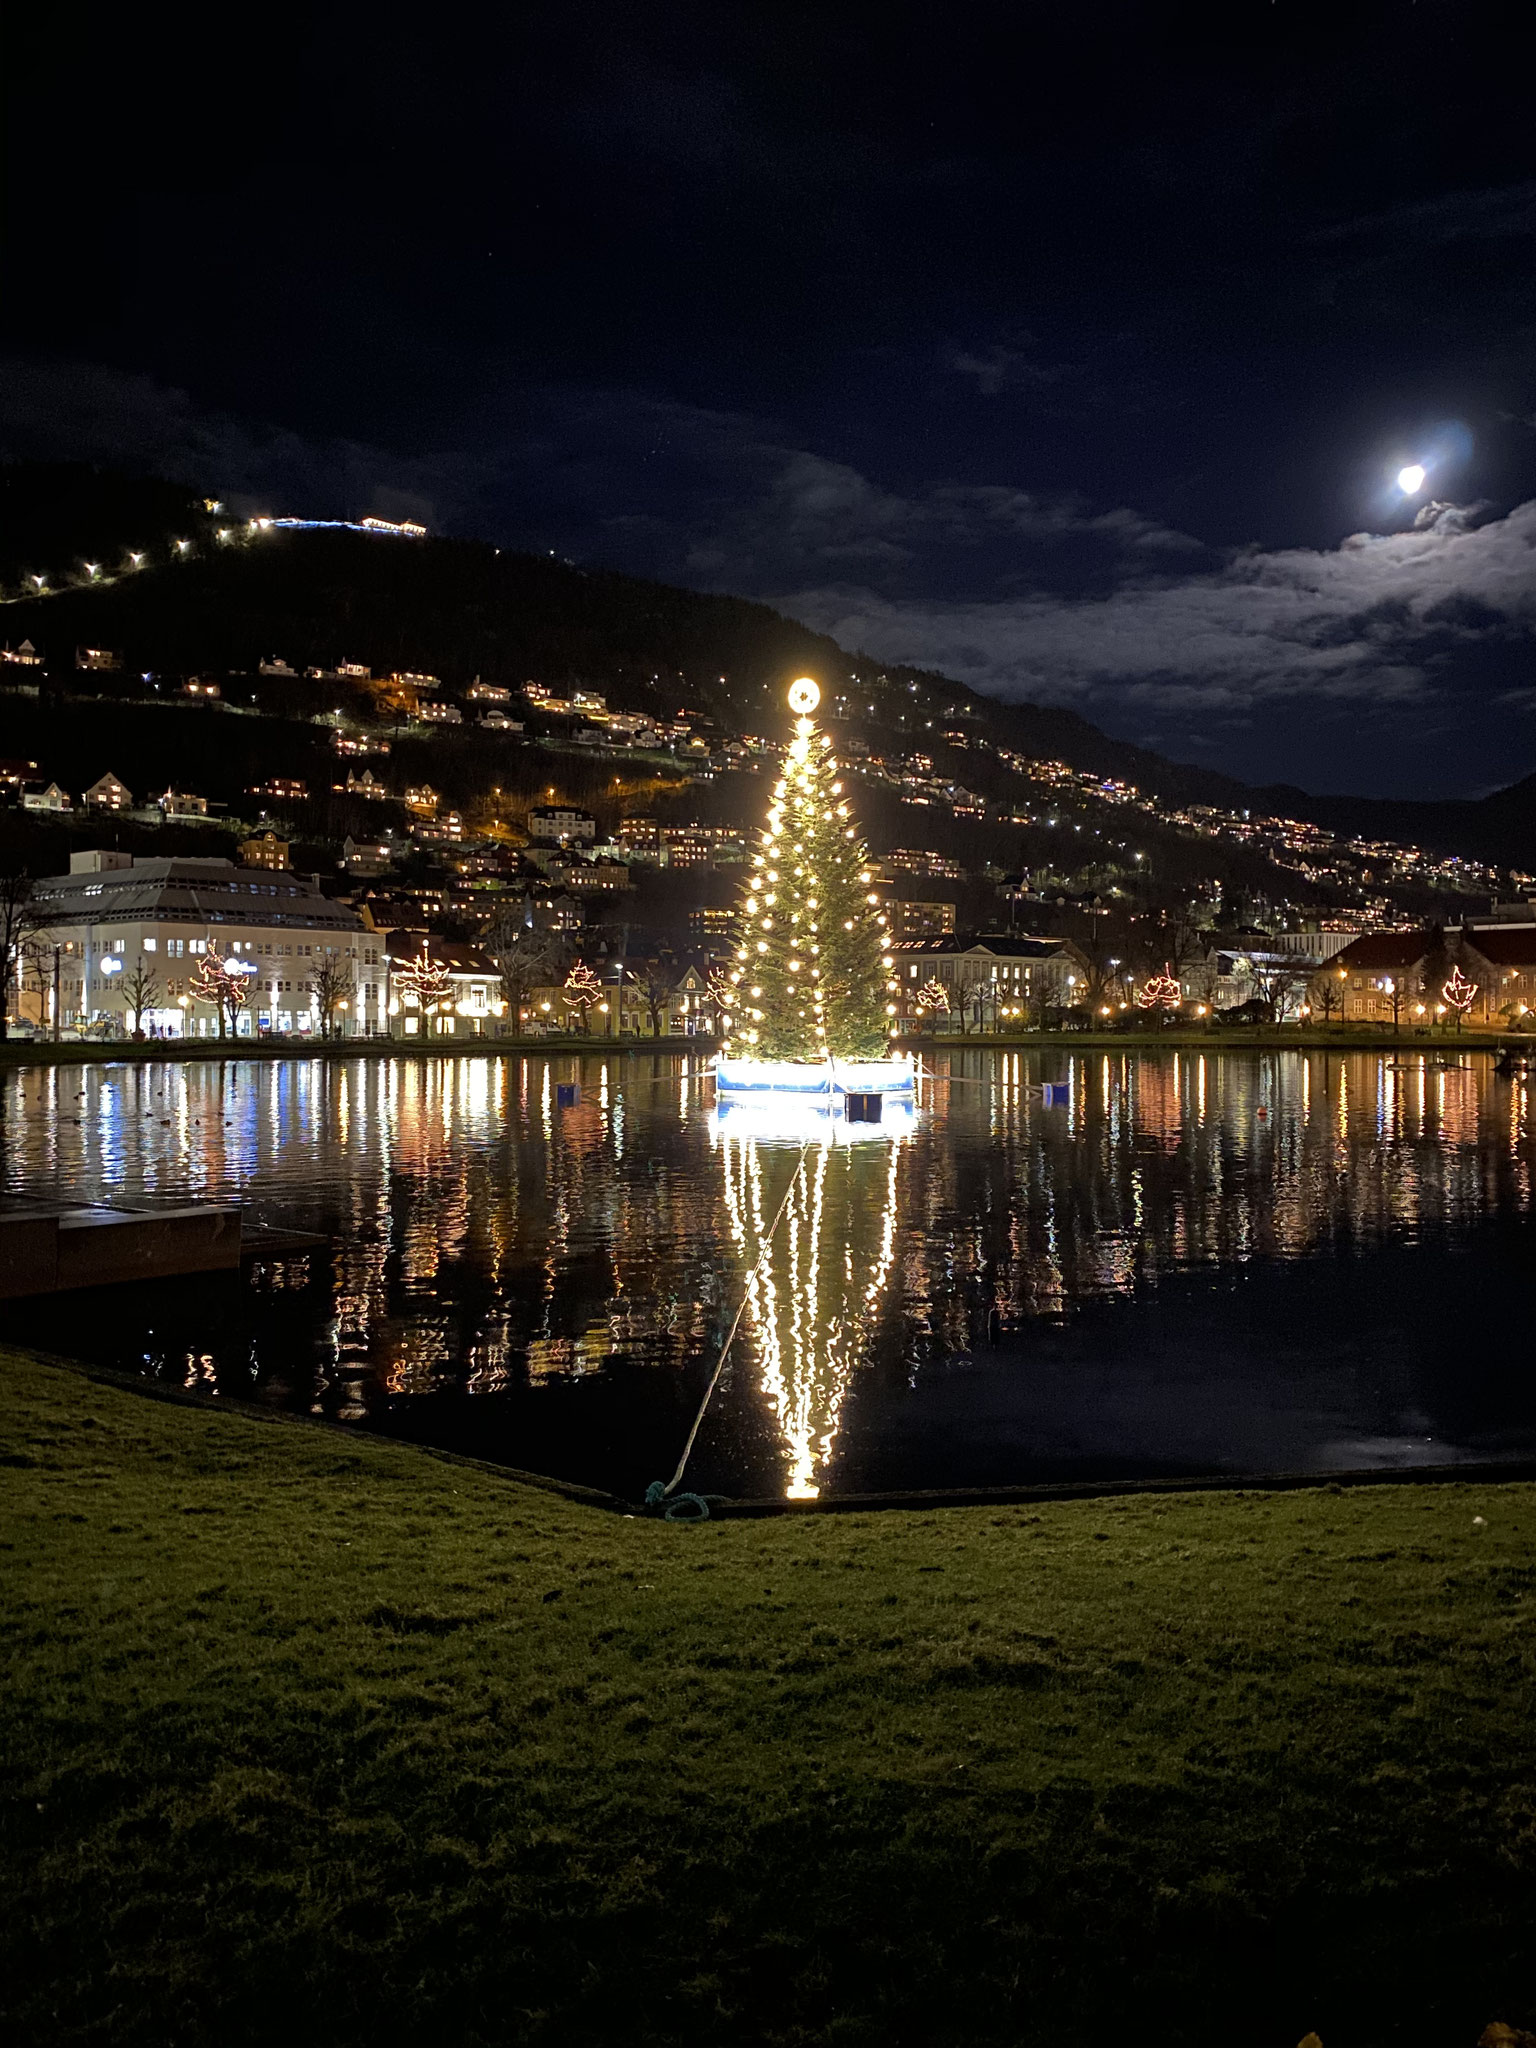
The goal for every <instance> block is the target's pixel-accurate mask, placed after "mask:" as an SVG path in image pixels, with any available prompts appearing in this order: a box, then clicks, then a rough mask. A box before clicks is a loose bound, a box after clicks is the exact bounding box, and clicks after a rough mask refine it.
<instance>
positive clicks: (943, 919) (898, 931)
mask: <svg viewBox="0 0 1536 2048" xmlns="http://www.w3.org/2000/svg"><path fill="white" fill-rule="evenodd" d="M886 915H887V917H888V918H889V919H890V926H891V935H892V937H893V938H897V939H926V938H936V937H941V936H943V935H945V934H947V933H950V932H952V931H953V930H954V928H955V906H954V904H953V903H934V902H913V903H903V902H901V901H899V900H898V901H895V902H891V903H888V904H887V905H886Z"/></svg>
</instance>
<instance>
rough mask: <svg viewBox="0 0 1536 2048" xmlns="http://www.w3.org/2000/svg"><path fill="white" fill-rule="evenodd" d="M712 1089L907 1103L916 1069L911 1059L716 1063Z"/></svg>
mask: <svg viewBox="0 0 1536 2048" xmlns="http://www.w3.org/2000/svg"><path fill="white" fill-rule="evenodd" d="M715 1086H716V1088H717V1089H719V1090H720V1092H721V1093H722V1094H723V1095H730V1096H733V1097H738V1098H743V1099H749V1098H756V1099H762V1100H769V1099H771V1098H774V1097H782V1098H787V1099H790V1100H793V1101H799V1102H807V1103H810V1102H817V1103H823V1104H826V1105H828V1106H830V1107H839V1106H841V1104H842V1102H843V1101H844V1099H845V1098H846V1097H848V1096H850V1095H857V1096H869V1095H879V1096H887V1095H892V1096H901V1097H904V1098H907V1099H908V1100H910V1098H911V1096H912V1095H913V1093H914V1091H915V1089H916V1087H917V1067H916V1065H915V1063H914V1062H913V1060H912V1057H911V1055H910V1054H906V1055H904V1056H903V1057H902V1058H900V1059H894V1060H827V1061H824V1062H819V1061H812V1060H728V1059H726V1058H725V1056H724V1055H723V1054H722V1055H721V1056H720V1058H718V1059H717V1060H716V1061H715Z"/></svg>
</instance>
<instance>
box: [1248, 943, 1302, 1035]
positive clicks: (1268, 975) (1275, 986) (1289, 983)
mask: <svg viewBox="0 0 1536 2048" xmlns="http://www.w3.org/2000/svg"><path fill="white" fill-rule="evenodd" d="M1248 980H1249V982H1250V983H1251V984H1252V987H1253V993H1254V995H1255V996H1256V997H1257V998H1258V1000H1259V1001H1260V1002H1261V1003H1262V1004H1263V1005H1264V1008H1265V1009H1266V1010H1267V1011H1268V1013H1269V1021H1270V1022H1271V1023H1272V1024H1278V1023H1280V1022H1281V1021H1282V1020H1283V1018H1284V1016H1285V1013H1286V1011H1287V1010H1288V1009H1289V1007H1290V1004H1291V999H1292V997H1293V996H1294V995H1295V993H1296V991H1297V989H1298V988H1299V987H1300V985H1301V973H1300V971H1299V970H1298V969H1297V968H1296V967H1295V966H1293V965H1292V963H1291V962H1290V961H1288V960H1255V959H1253V958H1252V957H1251V956H1250V958H1249V962H1248Z"/></svg>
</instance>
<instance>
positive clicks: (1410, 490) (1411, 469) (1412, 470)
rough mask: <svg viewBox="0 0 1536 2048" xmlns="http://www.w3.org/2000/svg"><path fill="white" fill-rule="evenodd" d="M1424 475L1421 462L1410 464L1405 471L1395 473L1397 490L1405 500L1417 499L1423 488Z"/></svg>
mask: <svg viewBox="0 0 1536 2048" xmlns="http://www.w3.org/2000/svg"><path fill="white" fill-rule="evenodd" d="M1425 474H1426V472H1425V468H1424V465H1423V463H1422V462H1410V463H1409V465H1408V467H1407V468H1406V469H1400V470H1399V471H1398V472H1397V488H1398V489H1399V490H1400V491H1401V492H1402V493H1403V496H1404V497H1405V498H1414V497H1417V496H1418V494H1419V492H1420V491H1422V490H1423V488H1424V477H1425Z"/></svg>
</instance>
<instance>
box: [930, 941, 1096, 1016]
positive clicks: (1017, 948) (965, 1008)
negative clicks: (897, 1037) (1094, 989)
mask: <svg viewBox="0 0 1536 2048" xmlns="http://www.w3.org/2000/svg"><path fill="white" fill-rule="evenodd" d="M891 957H892V959H893V960H894V962H895V969H894V971H895V975H896V980H897V984H898V995H897V1004H898V1012H899V1021H900V1022H901V1023H902V1024H904V1025H911V1024H913V1023H915V1022H917V1021H918V1020H919V1018H920V1017H921V1016H922V1015H923V1014H924V1012H923V1010H921V1009H920V1008H919V1005H918V996H919V995H920V993H921V991H922V990H923V989H924V988H926V987H927V986H928V984H929V983H930V982H937V983H938V984H939V985H940V987H942V988H943V989H944V991H945V993H946V994H947V995H948V997H949V999H950V1010H951V1012H953V1013H955V1014H957V1015H958V1016H960V1017H961V1018H962V1019H963V1020H968V1021H973V1022H976V1023H979V1024H982V1025H985V1026H991V1025H993V1024H994V1023H999V1022H1003V1021H1005V1020H1006V1018H1007V1017H1008V1016H1009V1015H1019V1016H1025V1015H1027V1014H1029V1013H1030V1012H1031V1011H1032V1010H1033V1011H1036V1012H1038V1011H1039V1010H1040V1009H1042V1008H1043V1009H1063V1010H1065V1009H1071V1008H1073V1007H1074V1006H1075V1005H1076V1004H1077V1003H1078V1002H1080V1001H1081V1000H1082V991H1083V989H1084V988H1085V987H1086V983H1087V972H1088V968H1087V962H1086V960H1085V959H1084V957H1083V955H1082V954H1081V953H1080V952H1079V950H1078V948H1077V947H1076V946H1075V945H1074V944H1073V943H1072V941H1071V940H1070V939H1046V938H1016V937H1012V936H1009V935H1006V934H1002V933H998V934H993V933H985V934H982V935H981V936H971V935H959V936H957V935H955V934H953V933H951V934H948V935H946V936H942V937H937V938H921V939H893V940H892V942H891ZM941 1021H942V1019H941Z"/></svg>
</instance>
